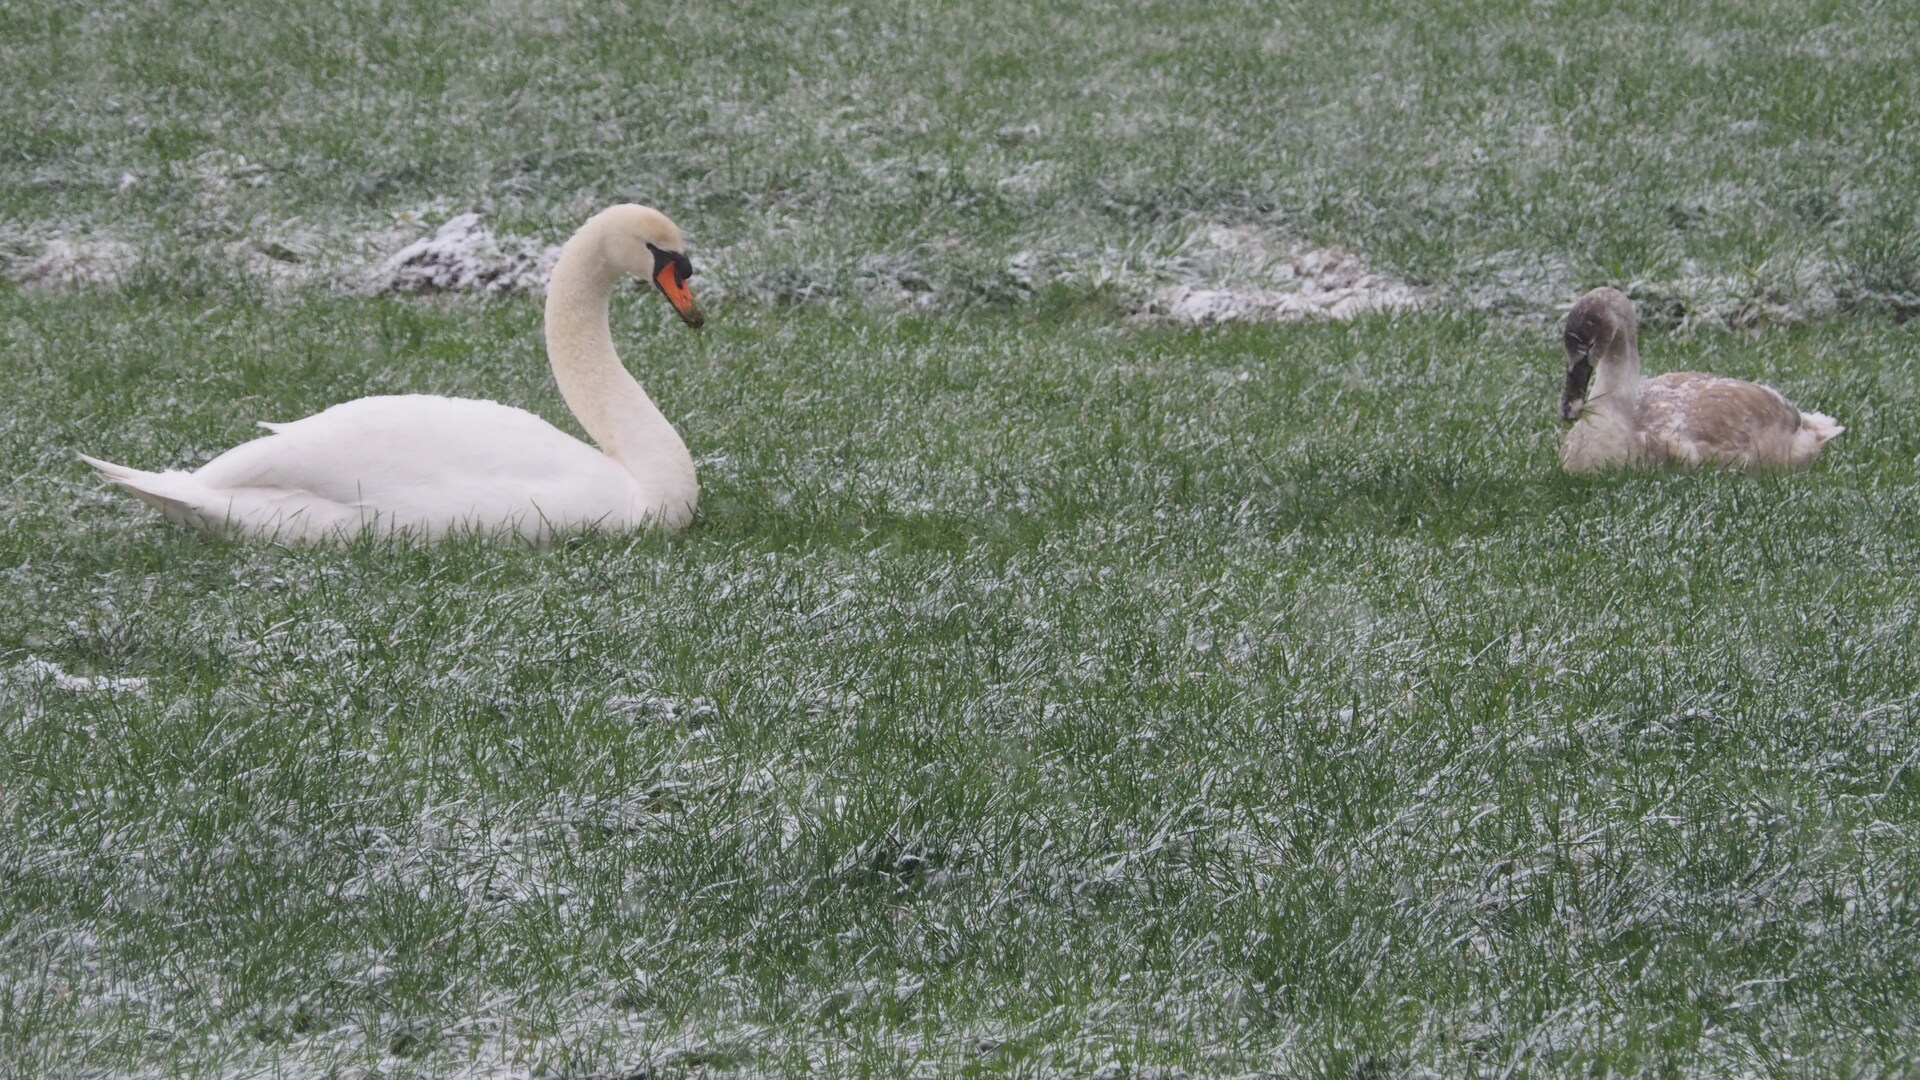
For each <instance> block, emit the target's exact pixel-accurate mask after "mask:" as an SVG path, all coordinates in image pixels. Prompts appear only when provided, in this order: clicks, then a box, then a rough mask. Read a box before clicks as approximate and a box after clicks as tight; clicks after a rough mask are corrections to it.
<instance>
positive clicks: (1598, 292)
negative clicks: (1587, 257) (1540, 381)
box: [1560, 288, 1634, 424]
mask: <svg viewBox="0 0 1920 1080" xmlns="http://www.w3.org/2000/svg"><path fill="white" fill-rule="evenodd" d="M1633 339H1634V315H1633V301H1631V300H1629V299H1627V294H1626V293H1623V292H1621V291H1620V290H1619V289H1606V288H1601V289H1595V290H1593V291H1592V292H1590V293H1588V294H1587V295H1585V296H1583V297H1581V298H1580V300H1579V302H1578V303H1576V304H1574V305H1573V310H1572V311H1569V312H1567V324H1566V330H1565V332H1564V333H1563V334H1562V335H1561V341H1562V342H1563V343H1564V344H1565V345H1566V347H1567V381H1566V382H1565V383H1564V384H1563V385H1562V386H1561V388H1560V419H1561V420H1564V421H1565V422H1567V423H1569V424H1571V423H1573V422H1574V421H1575V420H1578V419H1580V409H1581V406H1583V405H1585V404H1586V401H1587V386H1588V385H1589V384H1590V383H1592V382H1593V365H1594V364H1595V362H1597V361H1598V360H1600V359H1603V358H1605V357H1606V356H1608V355H1610V354H1611V353H1612V352H1613V351H1614V346H1615V345H1616V344H1619V345H1622V346H1625V347H1626V348H1632V347H1633Z"/></svg>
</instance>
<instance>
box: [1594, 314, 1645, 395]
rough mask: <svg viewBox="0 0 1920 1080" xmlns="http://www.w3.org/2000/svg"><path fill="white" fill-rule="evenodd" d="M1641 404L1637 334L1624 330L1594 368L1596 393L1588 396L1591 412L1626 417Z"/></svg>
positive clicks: (1617, 335) (1615, 337) (1615, 335)
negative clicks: (1636, 405)
mask: <svg viewBox="0 0 1920 1080" xmlns="http://www.w3.org/2000/svg"><path fill="white" fill-rule="evenodd" d="M1639 400H1640V349H1639V347H1638V346H1637V345H1636V344H1635V342H1634V335H1633V331H1632V330H1630V329H1628V330H1622V331H1620V332H1618V333H1616V334H1614V336H1613V341H1612V342H1610V343H1609V344H1608V346H1607V351H1606V355H1604V356H1602V357H1601V358H1600V363H1599V364H1598V365H1597V366H1596V367H1595V368H1594V372H1593V389H1592V390H1591V391H1589V392H1588V394H1587V404H1588V406H1589V407H1590V408H1593V409H1599V410H1604V411H1606V412H1611V413H1615V414H1617V415H1622V416H1625V415H1627V414H1630V413H1632V412H1633V409H1634V405H1635V403H1636V402H1638V401H1639Z"/></svg>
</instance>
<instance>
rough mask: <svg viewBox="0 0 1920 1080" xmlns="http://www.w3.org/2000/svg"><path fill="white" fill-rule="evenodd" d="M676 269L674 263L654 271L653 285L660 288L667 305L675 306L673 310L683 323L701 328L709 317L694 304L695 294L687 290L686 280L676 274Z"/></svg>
mask: <svg viewBox="0 0 1920 1080" xmlns="http://www.w3.org/2000/svg"><path fill="white" fill-rule="evenodd" d="M676 269H677V268H676V267H675V266H674V265H673V264H672V263H667V264H666V265H664V266H662V267H660V269H658V270H656V271H654V274H653V283H654V284H655V285H658V286H660V294H661V295H662V296H665V297H666V298H667V303H669V304H672V305H673V310H675V311H677V312H679V313H680V321H681V322H684V323H686V324H687V325H688V326H699V325H700V324H701V323H703V322H706V321H707V317H706V315H704V314H702V313H701V311H700V305H699V304H696V303H694V301H693V293H691V292H689V291H688V290H687V281H686V279H685V278H683V277H681V276H680V275H679V274H678V273H676V272H675V271H676Z"/></svg>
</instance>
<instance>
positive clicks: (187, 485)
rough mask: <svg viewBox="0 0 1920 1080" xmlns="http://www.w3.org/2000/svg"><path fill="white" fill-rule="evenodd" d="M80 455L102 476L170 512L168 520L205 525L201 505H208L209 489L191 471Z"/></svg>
mask: <svg viewBox="0 0 1920 1080" xmlns="http://www.w3.org/2000/svg"><path fill="white" fill-rule="evenodd" d="M79 457H80V460H81V461H84V462H86V463H87V464H89V465H91V466H93V467H94V470H95V471H96V472H98V473H99V474H100V476H101V477H102V478H103V479H105V480H107V481H109V482H111V483H115V484H118V485H120V486H121V487H123V488H126V489H127V490H128V491H130V492H132V493H133V494H134V495H135V496H137V497H138V498H139V499H140V501H141V502H144V503H146V504H147V505H148V506H151V507H153V508H155V509H157V510H159V511H160V512H161V513H163V514H165V515H167V520H168V521H171V522H173V523H174V524H176V525H185V526H187V527H189V528H206V525H207V518H206V515H205V513H204V512H203V510H202V508H203V507H205V506H206V505H207V495H208V492H207V491H206V489H205V486H204V485H203V484H201V483H200V482H199V481H198V480H196V479H194V476H193V474H192V473H186V472H178V471H173V472H163V473H153V472H145V471H143V470H140V469H130V468H128V467H126V466H125V465H115V464H114V463H113V462H111V461H101V460H100V459H99V458H96V457H88V456H87V455H85V454H81V455H79Z"/></svg>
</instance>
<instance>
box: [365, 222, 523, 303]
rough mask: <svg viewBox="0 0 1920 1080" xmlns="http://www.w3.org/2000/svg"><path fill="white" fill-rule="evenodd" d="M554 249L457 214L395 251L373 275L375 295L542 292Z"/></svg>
mask: <svg viewBox="0 0 1920 1080" xmlns="http://www.w3.org/2000/svg"><path fill="white" fill-rule="evenodd" d="M559 259H560V245H558V244H553V245H542V244H540V243H539V242H538V241H534V240H527V239H523V238H519V237H511V238H507V239H502V238H500V237H498V236H496V235H495V234H494V232H493V230H491V229H489V228H487V226H486V225H485V224H484V223H483V222H482V221H481V220H480V215H479V214H474V213H467V214H460V215H458V216H457V217H454V218H452V219H450V220H449V221H447V222H446V224H444V225H441V226H440V228H439V229H437V230H435V231H434V234H433V235H432V236H430V237H427V238H425V239H423V240H417V241H415V242H414V243H411V244H409V245H407V246H406V247H404V248H402V249H400V250H399V251H398V252H395V253H394V255H393V256H392V257H391V258H389V259H388V260H387V261H386V263H385V265H383V266H382V267H381V268H380V270H379V272H378V274H377V275H376V278H375V282H374V288H375V289H376V290H377V291H379V292H397V293H434V292H477V293H512V292H533V293H538V292H544V291H545V290H546V284H547V275H548V274H549V273H550V272H552V270H553V264H554V263H555V262H558V261H559Z"/></svg>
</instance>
